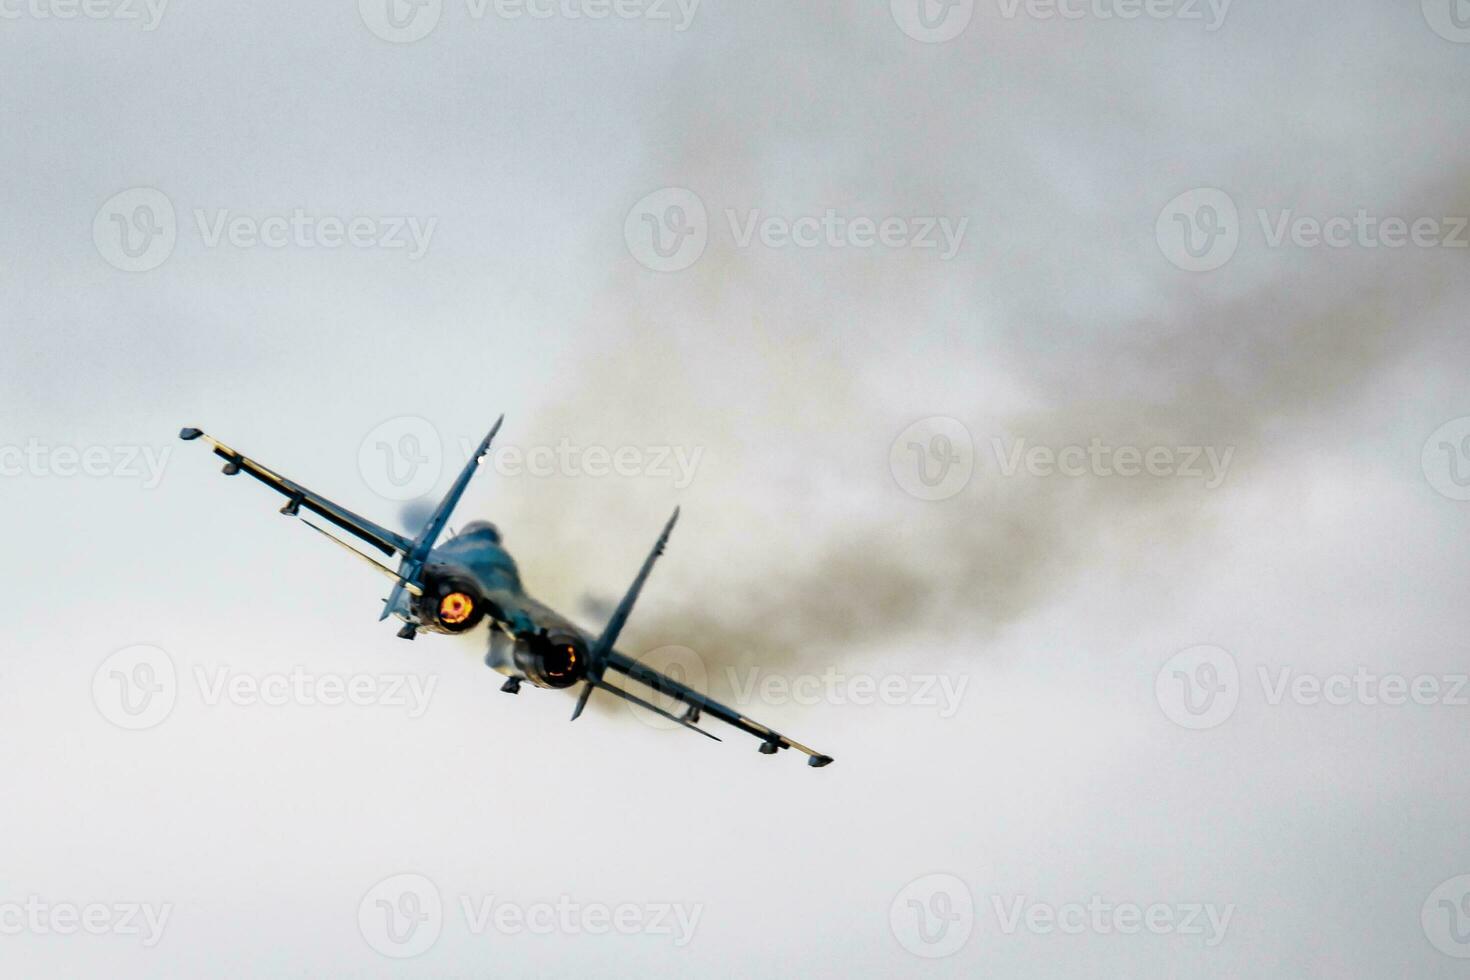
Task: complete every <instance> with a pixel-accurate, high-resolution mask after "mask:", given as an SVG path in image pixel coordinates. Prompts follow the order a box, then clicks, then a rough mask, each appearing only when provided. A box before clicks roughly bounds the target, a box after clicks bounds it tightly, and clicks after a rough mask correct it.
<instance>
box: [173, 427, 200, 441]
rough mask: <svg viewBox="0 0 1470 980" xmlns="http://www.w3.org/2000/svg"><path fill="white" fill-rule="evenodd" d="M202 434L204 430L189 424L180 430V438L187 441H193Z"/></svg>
mask: <svg viewBox="0 0 1470 980" xmlns="http://www.w3.org/2000/svg"><path fill="white" fill-rule="evenodd" d="M202 435H204V430H203V429H196V428H194V427H193V426H187V427H185V428H182V429H180V430H179V438H180V439H182V440H184V441H185V442H193V441H194V440H195V439H198V438H199V437H200V436H202Z"/></svg>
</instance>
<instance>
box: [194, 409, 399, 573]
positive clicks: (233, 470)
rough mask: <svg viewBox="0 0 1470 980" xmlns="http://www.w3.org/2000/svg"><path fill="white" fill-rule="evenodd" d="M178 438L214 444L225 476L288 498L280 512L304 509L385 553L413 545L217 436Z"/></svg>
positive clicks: (201, 435)
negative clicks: (245, 478) (246, 478)
mask: <svg viewBox="0 0 1470 980" xmlns="http://www.w3.org/2000/svg"><path fill="white" fill-rule="evenodd" d="M179 438H180V439H184V440H186V441H189V440H194V439H200V438H203V439H206V440H208V441H209V443H210V445H212V446H213V447H214V454H215V455H216V456H218V457H220V458H221V459H223V460H224V461H225V469H224V472H225V474H226V475H228V476H234V475H235V474H237V473H247V474H249V475H250V476H253V477H254V478H255V479H257V480H259V481H260V482H261V483H264V484H265V485H266V486H268V487H270V488H271V489H273V490H275V491H276V492H277V493H279V494H282V495H283V496H285V497H287V498H289V499H288V500H287V502H286V506H284V507H282V508H281V513H283V514H292V515H295V514H296V513H298V512H299V511H300V509H301V508H303V507H304V508H306V509H307V510H309V511H311V512H312V513H313V514H317V515H320V516H321V517H322V519H324V520H326V521H328V522H330V523H332V524H335V525H336V526H337V527H339V528H341V529H342V530H344V531H346V532H347V533H348V534H351V535H353V536H354V537H357V538H360V539H361V540H363V541H366V542H367V543H368V544H370V545H372V546H373V547H374V548H376V549H378V550H379V551H381V552H382V553H383V554H385V555H389V556H392V555H393V554H395V553H401V554H405V555H406V554H408V552H409V549H411V548H412V547H413V542H412V541H410V540H409V539H408V538H406V537H404V536H403V535H401V534H398V533H397V532H394V531H390V530H388V529H387V528H385V527H380V526H379V525H377V524H374V523H373V522H372V521H370V520H368V519H367V518H365V517H359V516H358V515H356V514H354V513H353V512H352V511H350V510H348V509H347V508H346V507H342V506H339V505H338V504H334V503H332V501H330V500H328V499H327V498H326V497H323V496H322V495H321V494H318V493H313V492H312V491H310V490H308V489H306V488H305V487H303V486H302V485H301V484H299V483H295V482H292V481H291V480H288V479H286V478H285V477H284V476H280V475H279V474H277V473H274V472H272V471H271V470H269V469H267V468H266V467H264V466H262V465H261V464H260V463H257V462H256V461H255V460H253V459H251V458H250V457H248V456H246V455H244V454H242V453H239V452H237V451H235V450H234V449H231V448H230V447H229V446H226V445H225V444H224V443H222V442H220V441H219V440H218V439H215V438H213V437H212V436H210V435H208V434H206V433H204V432H201V431H200V430H199V429H194V428H188V429H182V430H180V432H179Z"/></svg>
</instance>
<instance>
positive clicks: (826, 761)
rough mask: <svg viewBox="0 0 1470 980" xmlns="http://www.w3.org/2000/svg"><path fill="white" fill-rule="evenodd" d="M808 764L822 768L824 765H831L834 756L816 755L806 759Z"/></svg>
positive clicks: (814, 767)
mask: <svg viewBox="0 0 1470 980" xmlns="http://www.w3.org/2000/svg"><path fill="white" fill-rule="evenodd" d="M806 764H807V765H809V766H811V767H812V768H813V769H820V768H822V767H823V766H830V765H831V764H832V757H831V756H830V755H814V756H812V757H811V758H809V759H807V760H806Z"/></svg>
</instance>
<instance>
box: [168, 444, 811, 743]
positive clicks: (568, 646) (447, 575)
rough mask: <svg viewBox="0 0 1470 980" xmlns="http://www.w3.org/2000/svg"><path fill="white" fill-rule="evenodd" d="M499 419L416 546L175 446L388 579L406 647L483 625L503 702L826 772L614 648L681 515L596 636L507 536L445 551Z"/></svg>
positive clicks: (226, 453) (470, 532) (341, 510)
mask: <svg viewBox="0 0 1470 980" xmlns="http://www.w3.org/2000/svg"><path fill="white" fill-rule="evenodd" d="M504 420H505V417H504V416H501V417H500V419H499V420H497V421H496V423H495V426H494V428H492V429H491V430H490V433H489V434H488V435H487V436H485V438H484V439H483V440H481V442H480V445H479V447H478V448H477V449H476V450H475V452H474V453H473V454H472V455H471V457H470V459H469V461H468V462H467V463H466V464H465V466H464V469H463V470H461V471H460V474H459V476H458V477H457V478H456V479H455V481H454V484H453V485H452V486H451V487H450V488H449V492H448V493H447V494H445V496H444V499H443V500H441V501H440V502H439V505H438V506H437V507H436V508H435V509H434V512H433V514H432V515H431V516H430V517H429V519H428V522H427V523H426V524H424V526H423V527H422V528H421V529H420V530H419V532H418V534H417V535H416V536H414V537H412V538H410V537H408V536H407V535H404V534H399V533H397V532H396V531H390V530H388V529H387V528H385V527H382V526H380V525H378V524H374V523H373V522H372V521H369V520H367V519H366V518H364V517H359V516H358V515H356V514H354V513H352V512H351V511H350V510H348V509H347V508H345V507H342V506H340V505H338V504H335V503H333V502H332V501H330V500H328V499H327V498H325V497H323V496H321V495H320V494H317V493H313V492H312V491H311V490H308V489H306V488H305V487H303V486H302V485H301V484H299V483H296V482H294V481H292V480H288V479H286V478H285V477H283V476H280V475H278V474H277V473H275V472H274V471H272V470H270V469H267V468H266V467H265V466H263V465H261V464H260V463H258V462H256V461H255V460H253V459H251V458H250V457H248V456H245V455H244V454H242V453H239V452H237V451H236V450H234V449H231V448H230V447H229V446H227V445H225V444H224V443H222V442H220V441H219V440H217V439H214V438H212V437H211V436H209V435H207V434H205V433H204V432H203V431H201V430H199V429H196V428H186V429H183V430H181V431H180V432H179V438H181V439H184V440H186V441H192V440H195V439H201V438H202V439H205V440H206V441H208V442H209V443H210V444H211V445H212V446H213V447H214V454H215V455H216V456H219V457H220V458H222V459H223V460H224V461H225V466H224V472H225V474H226V475H227V476H235V475H237V474H240V473H245V474H248V475H249V476H252V477H254V478H255V479H257V480H259V481H260V482H261V483H264V484H265V485H266V486H268V487H270V488H272V489H273V490H275V491H276V492H278V493H280V494H283V495H284V496H285V497H286V498H287V500H286V504H285V506H284V507H282V508H281V513H282V514H285V515H287V516H288V517H294V518H297V519H298V520H300V521H301V522H302V523H303V524H306V525H307V526H308V527H310V528H311V529H312V530H314V531H317V532H318V533H320V534H321V535H323V536H324V537H326V538H327V539H328V540H330V541H332V542H334V543H335V544H337V545H338V546H340V547H342V548H345V549H346V550H347V551H350V552H352V553H353V554H354V555H356V556H357V557H358V558H360V559H362V560H363V561H365V562H367V563H368V564H369V565H371V566H373V567H374V568H375V569H377V570H378V571H380V572H382V573H383V574H384V575H387V576H388V577H389V578H391V579H393V588H392V591H391V592H390V593H389V594H388V598H387V599H385V600H384V602H383V612H382V615H381V616H379V617H378V618H379V620H385V619H387V618H388V617H390V616H393V617H396V618H397V619H399V620H401V621H402V622H403V627H402V628H401V629H400V630H399V631H398V635H399V636H400V637H402V638H403V639H405V640H412V639H413V638H414V637H415V636H417V635H418V634H419V633H421V632H422V633H442V634H457V633H465V632H468V631H470V630H472V629H474V628H475V627H477V626H479V625H481V624H482V623H485V624H487V625H488V627H489V629H488V633H489V643H488V650H487V651H486V654H485V663H486V665H487V666H489V667H491V668H492V669H494V670H496V671H498V672H500V673H501V674H503V675H505V678H506V680H505V683H504V684H502V685H501V688H500V689H501V690H502V691H505V692H506V693H508V694H516V693H519V691H520V689H521V686H522V684H524V683H526V682H528V681H529V682H530V683H531V684H532V685H533V686H534V687H539V688H546V689H549V690H561V689H565V688H570V687H574V686H576V685H579V684H580V685H581V689H580V691H579V693H578V697H577V704H576V707H575V708H573V709H572V720H573V721H576V720H577V718H578V717H580V716H581V714H582V709H583V708H585V707H586V706H587V699H588V698H589V697H591V696H592V692H593V691H606V692H607V693H608V694H610V695H612V696H615V697H619V698H622V699H624V700H625V701H629V702H632V703H633V704H635V705H638V706H639V707H641V708H644V709H646V710H648V711H652V712H654V713H655V714H658V715H662V716H663V717H665V718H667V719H669V720H671V721H673V722H676V723H677V724H679V725H682V726H683V727H685V728H688V729H690V730H692V731H696V732H699V733H700V734H701V735H704V736H706V737H707V738H712V739H714V740H715V741H721V739H720V738H719V736H717V735H714V734H711V733H710V732H707V731H705V730H704V729H703V728H700V727H699V726H698V725H697V724H696V722H698V721H700V720H701V716H703V715H709V716H710V717H712V718H715V719H717V720H718V721H722V722H724V723H725V724H727V725H731V726H733V727H735V728H738V729H739V730H740V731H742V732H745V733H747V734H749V735H753V736H755V737H756V738H758V739H760V751H761V752H762V754H765V755H775V754H776V753H777V752H778V751H780V750H781V749H796V750H797V751H798V752H802V753H804V754H805V755H806V756H807V765H810V766H815V767H818V768H820V767H822V766H825V765H828V764H830V763H831V762H832V757H831V756H827V755H822V754H821V753H819V752H816V751H815V750H813V749H809V748H807V747H806V746H805V745H802V744H801V743H800V742H796V741H793V740H791V739H789V738H787V737H786V736H785V735H782V734H781V733H780V732H777V731H775V730H773V729H770V728H767V727H766V726H765V725H762V724H760V723H759V722H756V721H752V720H751V719H749V718H746V717H745V716H744V715H742V714H740V712H738V711H735V710H733V709H731V708H727V707H725V706H724V705H723V704H720V703H719V702H718V701H714V700H712V699H710V698H707V697H705V696H704V695H703V694H700V693H699V692H698V691H696V690H694V689H692V688H690V687H686V686H685V685H683V684H680V683H679V682H678V681H676V680H674V679H673V678H671V677H668V676H666V675H664V674H662V673H660V672H659V671H657V670H654V669H653V668H651V667H649V666H647V665H646V664H643V663H640V662H639V661H638V660H636V659H634V658H632V657H629V656H627V655H625V654H623V653H620V652H618V650H617V649H616V644H617V641H618V635H619V634H620V633H621V632H622V631H623V626H624V624H626V623H627V621H628V615H629V614H630V613H631V612H632V611H633V604H634V603H635V602H636V601H637V600H638V594H639V592H641V591H642V590H643V584H644V583H645V582H646V581H647V580H648V575H649V572H651V571H652V570H653V564H654V562H655V561H657V560H658V557H659V555H661V554H663V552H664V547H665V546H666V545H667V544H668V542H669V535H670V533H672V532H673V530H674V522H675V521H677V520H678V519H679V511H678V508H675V510H674V514H673V516H672V517H670V518H669V522H668V523H667V524H666V525H664V529H663V533H662V534H660V535H659V536H658V541H657V542H655V543H654V546H653V550H652V551H651V552H649V554H648V557H647V559H645V560H644V562H643V567H642V568H640V569H639V570H638V574H637V576H636V577H635V578H634V579H633V584H632V585H631V586H630V587H629V588H628V591H627V593H626V594H625V595H624V596H623V598H622V601H621V602H619V603H618V605H617V608H616V609H615V610H614V611H613V614H612V616H611V618H610V619H608V621H607V625H606V626H604V627H603V629H602V632H601V633H600V634H599V635H597V636H593V635H592V634H590V633H587V632H584V631H583V630H581V629H580V628H578V627H577V626H576V625H575V624H573V623H572V622H571V621H570V620H569V619H567V618H566V617H565V616H562V615H560V614H558V613H557V612H555V611H554V610H552V609H551V608H549V607H548V606H546V605H544V604H543V603H541V602H538V601H537V600H536V599H534V598H532V597H531V596H530V595H529V594H528V593H527V592H526V590H525V589H524V587H523V586H522V585H521V579H520V574H519V573H518V572H517V570H516V564H515V561H514V560H513V559H512V558H511V556H510V553H509V552H508V551H506V550H505V547H504V545H503V544H502V543H501V538H500V532H499V531H498V530H497V529H496V528H495V526H494V525H493V524H490V523H489V522H487V521H473V522H471V523H469V524H467V525H465V526H464V528H463V529H462V530H461V531H460V532H459V533H458V534H455V535H453V536H451V537H450V538H449V539H448V540H446V541H445V542H444V543H443V544H438V541H439V537H440V535H441V534H442V533H443V531H444V529H445V528H446V526H447V525H448V523H449V517H450V514H451V513H452V512H453V511H454V508H455V505H456V504H458V503H459V498H460V497H461V496H463V495H464V492H465V488H466V487H468V486H469V483H470V478H471V477H472V476H474V474H475V470H476V469H478V468H479V466H480V461H481V460H483V459H484V458H485V456H486V455H487V454H488V453H489V452H490V443H491V441H492V440H493V439H494V438H495V434H496V433H497V432H499V431H500V424H501V422H503V421H504ZM302 510H306V511H308V512H309V513H312V514H315V515H317V516H318V517H320V518H321V519H322V520H324V521H326V522H327V523H329V524H331V525H333V526H335V527H336V528H338V529H340V530H341V531H345V532H346V533H347V534H350V535H352V536H353V537H355V538H357V539H358V540H360V541H362V542H364V543H366V544H367V545H368V546H370V547H371V548H373V549H375V550H377V551H379V552H382V553H383V554H384V555H386V556H387V557H388V559H390V560H392V559H396V560H397V569H396V570H395V569H394V568H392V567H390V566H389V565H387V564H384V563H383V562H382V561H379V560H378V559H377V558H375V557H373V556H372V555H369V554H367V553H365V552H363V551H362V550H360V549H358V548H356V547H354V546H353V545H351V544H349V543H348V542H347V541H344V540H343V539H342V538H341V537H339V536H338V535H336V534H332V533H331V532H329V531H327V530H326V529H325V528H323V527H321V526H320V525H318V524H314V523H312V522H311V521H308V520H306V519H305V518H304V517H302V516H301V511H302ZM609 672H611V673H614V674H618V675H621V676H622V677H625V678H627V679H629V680H632V681H635V682H637V683H638V684H641V685H642V686H643V687H646V688H648V689H649V690H652V691H655V692H657V693H659V694H662V695H664V696H666V697H669V698H672V699H674V700H675V701H677V702H679V703H680V704H682V705H683V710H682V711H681V712H680V713H679V714H674V713H673V712H671V711H668V710H666V709H665V708H662V707H660V706H659V705H656V704H653V703H652V702H650V701H648V700H647V699H645V698H643V697H640V696H639V695H637V694H635V693H634V692H633V691H631V690H629V689H628V688H626V687H624V686H622V685H621V684H614V683H611V682H610V681H609V680H608V674H609Z"/></svg>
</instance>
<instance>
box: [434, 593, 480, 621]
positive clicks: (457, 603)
mask: <svg viewBox="0 0 1470 980" xmlns="http://www.w3.org/2000/svg"><path fill="white" fill-rule="evenodd" d="M474 612H475V600H473V599H471V598H470V597H469V596H467V595H465V594H464V593H463V592H451V593H449V594H448V595H447V596H445V597H444V598H442V599H440V600H439V621H440V622H441V623H443V624H444V625H446V626H458V625H459V624H460V623H463V622H464V621H465V620H467V619H469V618H470V616H471V615H473V614H474Z"/></svg>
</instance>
